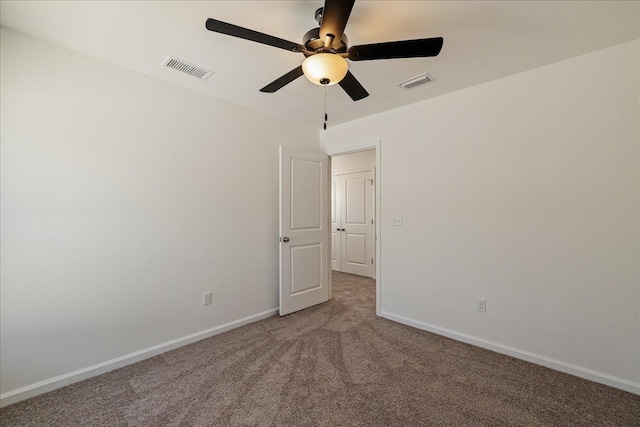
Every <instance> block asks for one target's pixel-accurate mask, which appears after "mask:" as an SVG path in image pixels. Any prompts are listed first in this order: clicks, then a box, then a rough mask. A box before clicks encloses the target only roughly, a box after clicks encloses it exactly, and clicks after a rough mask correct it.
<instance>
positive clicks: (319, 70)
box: [302, 53, 349, 86]
mask: <svg viewBox="0 0 640 427" xmlns="http://www.w3.org/2000/svg"><path fill="white" fill-rule="evenodd" d="M347 71H349V64H347V61H346V60H345V59H344V58H343V57H341V56H339V55H336V54H335V53H317V54H315V55H312V56H310V57H308V58H307V59H305V60H304V62H303V63H302V72H303V73H304V75H305V77H306V78H307V79H309V81H310V82H311V83H314V84H317V85H319V86H331V85H334V84H336V83H338V82H340V80H342V79H343V78H344V76H346V75H347Z"/></svg>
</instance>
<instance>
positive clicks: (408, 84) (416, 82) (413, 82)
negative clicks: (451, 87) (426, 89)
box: [398, 73, 436, 89]
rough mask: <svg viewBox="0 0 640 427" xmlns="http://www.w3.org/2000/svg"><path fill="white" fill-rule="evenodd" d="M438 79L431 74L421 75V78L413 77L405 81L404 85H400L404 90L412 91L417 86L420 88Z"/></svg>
mask: <svg viewBox="0 0 640 427" xmlns="http://www.w3.org/2000/svg"><path fill="white" fill-rule="evenodd" d="M435 80H436V79H434V78H433V76H432V75H431V74H429V73H424V74H420V75H419V76H415V77H411V78H410V79H409V80H405V81H403V82H402V83H398V86H400V87H401V88H402V89H411V88H414V87H416V86H420V85H423V84H426V83H431V82H433V81H435Z"/></svg>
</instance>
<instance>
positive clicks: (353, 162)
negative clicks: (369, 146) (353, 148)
mask: <svg viewBox="0 0 640 427" xmlns="http://www.w3.org/2000/svg"><path fill="white" fill-rule="evenodd" d="M375 167H376V150H366V151H359V152H357V153H350V154H344V155H341V156H333V157H331V173H342V172H353V171H364V170H373V168H375Z"/></svg>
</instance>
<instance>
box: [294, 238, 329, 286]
mask: <svg viewBox="0 0 640 427" xmlns="http://www.w3.org/2000/svg"><path fill="white" fill-rule="evenodd" d="M290 250H291V295H295V294H297V293H300V292H305V291H309V290H313V289H318V288H320V287H321V286H322V244H321V243H318V244H312V245H300V246H291V247H290Z"/></svg>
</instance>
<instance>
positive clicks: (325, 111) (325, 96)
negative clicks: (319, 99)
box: [324, 87, 329, 130]
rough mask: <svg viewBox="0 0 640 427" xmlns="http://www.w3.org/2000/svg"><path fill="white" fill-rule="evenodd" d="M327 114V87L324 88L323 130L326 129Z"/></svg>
mask: <svg viewBox="0 0 640 427" xmlns="http://www.w3.org/2000/svg"><path fill="white" fill-rule="evenodd" d="M328 118H329V116H327V88H326V87H325V88H324V130H327V120H328Z"/></svg>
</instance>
